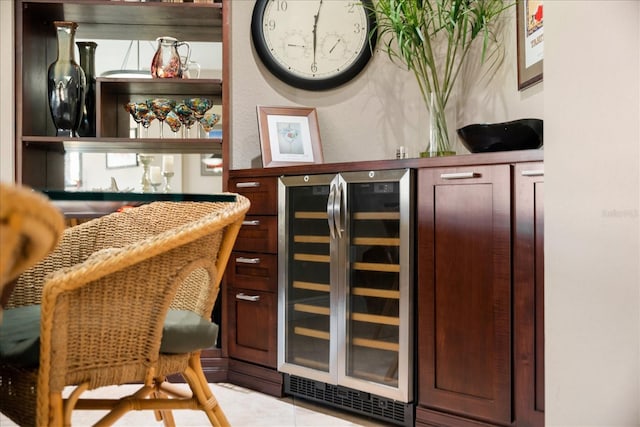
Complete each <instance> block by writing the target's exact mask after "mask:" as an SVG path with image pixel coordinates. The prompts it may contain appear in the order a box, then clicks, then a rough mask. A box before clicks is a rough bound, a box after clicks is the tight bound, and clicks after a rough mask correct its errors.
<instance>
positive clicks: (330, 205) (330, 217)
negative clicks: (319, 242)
mask: <svg viewBox="0 0 640 427" xmlns="http://www.w3.org/2000/svg"><path fill="white" fill-rule="evenodd" d="M335 202H336V186H335V184H332V185H331V191H329V197H328V198H327V222H328V223H329V233H330V234H331V238H332V239H335V238H336V217H335V216H336V212H335V209H336V205H335Z"/></svg>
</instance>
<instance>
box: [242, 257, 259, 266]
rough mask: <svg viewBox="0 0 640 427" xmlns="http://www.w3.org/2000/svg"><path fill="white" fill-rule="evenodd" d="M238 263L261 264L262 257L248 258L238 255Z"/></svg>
mask: <svg viewBox="0 0 640 427" xmlns="http://www.w3.org/2000/svg"><path fill="white" fill-rule="evenodd" d="M236 263H238V264H260V258H246V257H243V256H241V257H238V258H236Z"/></svg>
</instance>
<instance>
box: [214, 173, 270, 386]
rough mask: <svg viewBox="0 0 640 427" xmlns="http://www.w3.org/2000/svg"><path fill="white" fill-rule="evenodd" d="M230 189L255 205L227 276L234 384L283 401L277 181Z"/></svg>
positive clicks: (245, 182)
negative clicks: (279, 363)
mask: <svg viewBox="0 0 640 427" xmlns="http://www.w3.org/2000/svg"><path fill="white" fill-rule="evenodd" d="M228 189H229V191H232V192H236V193H240V194H243V195H245V196H246V197H248V198H249V200H250V201H251V208H250V209H249V212H248V213H247V216H246V218H245V221H244V223H243V226H242V228H241V229H240V232H239V234H238V238H237V240H236V244H235V246H234V251H233V253H232V254H231V258H230V260H229V265H228V266H227V272H226V286H227V288H226V293H225V295H226V307H227V317H226V319H227V322H226V324H227V339H226V342H227V352H228V356H229V359H230V360H229V373H228V376H229V381H231V382H233V383H236V384H240V385H243V386H245V387H248V388H252V389H256V390H259V391H262V392H265V393H269V394H273V395H276V396H279V395H281V394H282V375H281V374H279V373H278V372H277V370H276V364H277V354H278V353H277V338H278V335H277V333H278V319H277V314H278V296H277V295H278V293H277V292H278V255H277V252H278V216H277V214H278V194H277V178H276V177H251V178H233V177H232V178H231V179H230V181H229V185H228Z"/></svg>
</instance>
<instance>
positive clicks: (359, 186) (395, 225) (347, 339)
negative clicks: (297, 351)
mask: <svg viewBox="0 0 640 427" xmlns="http://www.w3.org/2000/svg"><path fill="white" fill-rule="evenodd" d="M343 176H344V179H345V181H346V183H347V184H346V194H347V195H348V196H347V197H346V215H345V219H344V221H345V222H346V226H345V227H344V229H345V230H346V234H345V235H344V236H343V244H344V247H345V249H344V250H345V254H346V256H344V257H342V258H344V259H346V268H345V269H344V274H345V276H346V277H344V279H343V282H344V283H345V285H344V295H345V297H344V298H343V301H344V302H342V305H344V318H343V319H344V320H343V321H342V322H341V323H340V324H339V333H338V335H339V336H340V337H341V338H343V339H344V344H342V343H340V342H339V344H338V346H339V348H343V349H344V353H345V354H344V357H342V358H340V360H343V362H344V366H340V367H339V369H338V372H339V373H340V375H339V383H341V384H344V385H347V386H350V387H354V388H358V389H362V387H363V386H365V385H366V387H367V390H368V391H371V392H372V393H376V394H379V395H383V396H386V397H389V398H393V399H396V400H403V401H405V402H408V401H409V399H410V393H409V392H410V388H411V387H410V384H409V382H410V381H409V378H410V374H411V369H410V362H411V351H412V350H411V348H412V346H411V345H410V344H411V340H410V337H411V334H410V330H411V323H412V317H411V310H410V304H409V301H410V299H409V298H410V291H411V290H410V283H411V280H410V274H411V271H410V268H409V266H410V265H411V262H410V258H411V252H410V248H411V245H410V236H409V230H410V228H409V223H410V220H411V210H410V203H409V196H408V195H409V188H410V172H409V171H406V170H401V171H382V172H367V173H352V174H347V173H345V174H343ZM342 328H344V329H345V330H344V332H341V331H340V330H341V329H342ZM342 375H344V378H340V376H342Z"/></svg>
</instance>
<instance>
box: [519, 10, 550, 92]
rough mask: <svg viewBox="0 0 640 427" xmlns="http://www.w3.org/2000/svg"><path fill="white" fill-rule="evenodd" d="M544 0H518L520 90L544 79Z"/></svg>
mask: <svg viewBox="0 0 640 427" xmlns="http://www.w3.org/2000/svg"><path fill="white" fill-rule="evenodd" d="M543 3H544V2H543V0H517V2H516V31H517V37H516V38H517V44H518V49H517V51H518V90H524V89H527V88H529V87H530V86H532V85H534V84H535V83H538V82H540V81H542V70H543V60H544V26H543V24H544V20H543Z"/></svg>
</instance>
